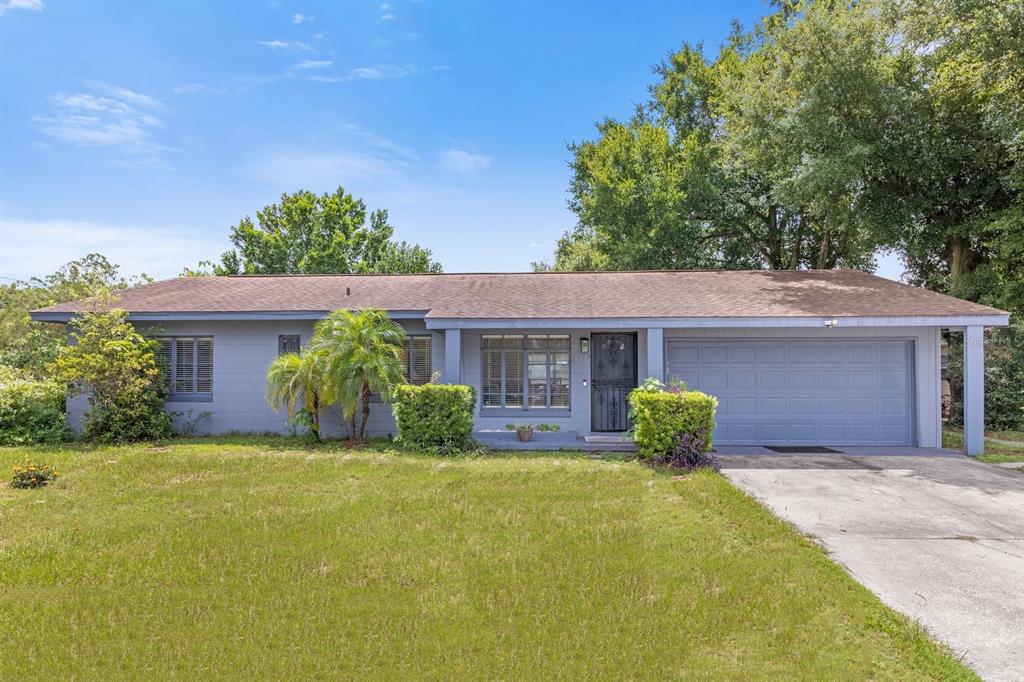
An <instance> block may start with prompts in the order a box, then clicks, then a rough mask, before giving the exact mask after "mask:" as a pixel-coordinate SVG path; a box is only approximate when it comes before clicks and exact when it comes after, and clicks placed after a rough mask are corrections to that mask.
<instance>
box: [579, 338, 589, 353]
mask: <svg viewBox="0 0 1024 682" xmlns="http://www.w3.org/2000/svg"><path fill="white" fill-rule="evenodd" d="M580 352H581V353H589V352H590V339H588V338H587V337H585V336H584V337H581V338H580Z"/></svg>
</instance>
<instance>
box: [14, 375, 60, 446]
mask: <svg viewBox="0 0 1024 682" xmlns="http://www.w3.org/2000/svg"><path fill="white" fill-rule="evenodd" d="M64 398H65V390H64V387H63V386H61V385H60V384H58V383H56V382H50V381H35V380H34V379H32V378H30V377H28V376H27V375H23V374H20V373H18V372H17V371H15V370H11V369H9V368H2V371H0V445H28V444H30V443H59V442H60V441H64V440H68V439H69V438H70V437H71V432H70V430H69V429H68V425H67V417H66V416H65V415H64Z"/></svg>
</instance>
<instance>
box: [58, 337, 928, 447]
mask: <svg viewBox="0 0 1024 682" xmlns="http://www.w3.org/2000/svg"><path fill="white" fill-rule="evenodd" d="M400 322H401V324H402V325H403V326H404V327H405V328H406V330H407V331H408V332H409V333H410V334H430V335H431V336H432V339H433V346H432V364H433V369H434V371H439V372H443V371H444V356H445V353H444V332H443V331H427V329H426V327H425V325H424V323H423V322H422V321H419V320H400ZM138 326H139V328H140V329H142V330H144V331H146V330H149V329H151V328H152V327H150V326H149V325H145V324H142V323H140V324H139V325H138ZM160 329H161V331H160V332H159V333H160V334H165V335H202V336H213V339H214V350H213V354H214V355H213V396H212V398H213V399H212V400H211V401H209V402H173V401H172V402H169V403H168V404H167V409H168V410H170V411H172V412H183V413H187V412H188V411H189V410H192V413H193V415H198V414H199V413H200V412H203V411H209V412H211V413H212V414H211V416H210V418H209V419H206V420H203V421H202V422H201V423H200V424H199V425H198V428H197V432H198V433H207V434H217V433H227V432H244V433H261V432H275V433H290V432H291V426H290V425H289V423H288V417H287V415H286V414H284V413H283V412H274V411H273V410H271V409H270V407H269V406H268V405H267V402H266V400H265V397H264V396H265V392H266V383H265V377H266V370H267V367H268V366H269V364H270V363H271V361H272V360H273V359H274V357H275V356H276V355H277V349H278V345H277V344H278V339H277V337H278V335H280V334H299V335H300V336H301V338H302V343H303V345H305V344H306V343H308V341H309V338H310V336H311V335H312V330H313V324H312V322H310V321H284V320H276V321H274V320H267V321H195V322H165V323H162V324H161V325H160ZM600 331H615V332H622V331H635V332H636V334H637V356H638V357H637V367H638V372H637V377H638V381H643V380H644V378H646V377H647V376H649V375H650V374H652V372H650V371H648V363H647V330H646V329H643V328H636V329H628V328H621V327H620V328H609V329H599V328H595V329H586V330H583V329H538V330H536V331H533V330H530V329H529V328H526V327H525V326H524V327H523V328H516V329H514V330H513V329H494V330H486V331H481V330H470V329H465V330H463V331H462V334H461V345H462V361H461V367H460V371H461V381H462V383H465V384H468V385H470V386H473V387H474V388H475V389H476V391H477V406H478V413H477V414H478V416H477V428H478V429H503V428H504V425H505V424H507V423H509V422H517V423H541V422H547V423H557V424H559V426H560V427H561V430H562V431H576V432H579V433H581V434H582V433H589V432H590V430H591V427H590V384H591V381H590V357H591V356H590V354H585V353H582V352H580V339H581V338H583V337H589V336H590V334H591V333H592V332H600ZM485 333H486V334H491V333H494V334H498V333H516V334H530V333H538V334H558V333H562V334H569V335H570V336H571V342H570V348H571V351H570V353H571V364H570V367H571V370H570V371H571V377H570V382H571V384H570V386H571V388H570V412H569V414H559V415H555V414H547V415H546V414H544V412H543V411H540V410H521V409H510V410H508V411H507V413H502V414H501V415H500V416H486V417H480V416H479V401H480V383H481V367H480V349H481V338H480V337H481V336H482V335H483V334H485ZM678 338H690V339H715V338H721V339H822V340H824V339H844V338H846V339H852V338H903V339H910V340H912V341H913V342H914V354H915V355H914V371H915V377H914V386H915V389H916V395H915V396H914V402H915V405H916V408H915V409H916V430H917V440H918V442H917V445H919V446H922V447H938V446H939V445H940V444H941V426H940V425H941V418H940V393H939V392H940V383H939V376H940V375H939V340H940V335H939V328H938V327H847V328H843V327H837V328H834V329H825V328H812V327H801V328H785V327H772V328H756V329H753V328H751V329H748V328H740V329H719V328H703V329H664V340H663V344H666V343H668V342H669V341H670V340H671V339H678ZM662 357H664V348H662ZM663 371H664V370H663V368H662V372H663ZM584 381H586V383H587V386H586V387H584V385H583V382H584ZM86 409H88V403H87V401H86V400H85V399H84V398H75V399H72V400H70V401H69V402H68V413H69V417H70V419H71V423H72V425H77V424H78V423H79V420H80V418H81V415H82V414H83V413H84V412H85V410H86ZM370 414H371V417H370V425H369V430H370V432H371V433H372V434H374V435H387V434H391V433H394V430H395V427H394V418H393V417H392V415H391V408H390V406H388V405H384V404H380V403H375V404H374V405H373V407H372V408H371V413H370ZM179 420H180V418H179ZM322 423H323V429H324V433H325V435H328V436H339V435H341V434H342V433H343V429H342V426H341V418H340V415H338V413H337V411H336V410H334V409H331V410H326V411H325V412H324V414H323V416H322Z"/></svg>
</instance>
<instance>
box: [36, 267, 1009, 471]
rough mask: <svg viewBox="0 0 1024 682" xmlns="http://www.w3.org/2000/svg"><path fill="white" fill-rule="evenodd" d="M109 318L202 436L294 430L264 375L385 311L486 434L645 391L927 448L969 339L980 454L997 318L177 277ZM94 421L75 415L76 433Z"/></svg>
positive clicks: (644, 278)
mask: <svg viewBox="0 0 1024 682" xmlns="http://www.w3.org/2000/svg"><path fill="white" fill-rule="evenodd" d="M116 305H117V306H118V307H121V308H124V309H125V310H127V311H128V313H129V319H130V320H131V321H132V322H133V323H135V324H136V325H137V326H138V327H139V328H140V329H142V330H144V331H146V332H147V333H150V334H153V335H156V336H158V337H160V338H161V340H162V343H163V349H164V350H163V352H164V354H165V357H166V360H167V361H168V362H169V363H170V366H171V377H170V389H171V395H170V398H169V400H168V403H167V408H168V409H169V410H171V411H175V412H182V413H184V412H187V411H189V410H193V411H195V412H196V413H198V412H200V411H203V412H209V413H210V415H209V418H208V419H205V420H203V421H202V422H201V423H200V424H199V426H198V429H199V430H200V431H202V432H207V433H222V432H228V431H242V432H265V431H280V432H286V431H288V430H289V425H288V420H287V417H286V416H285V415H283V414H281V413H277V412H274V411H272V410H271V409H270V407H269V406H268V405H267V403H266V400H265V398H264V394H265V375H266V370H267V366H268V365H269V364H270V362H271V361H272V360H273V359H274V357H275V356H276V355H277V354H278V353H280V352H283V351H287V350H295V349H298V348H299V347H301V346H303V345H305V344H306V343H307V342H308V341H309V339H310V336H311V334H312V331H313V324H314V322H316V321H317V320H318V319H320V318H321V317H323V316H324V315H325V314H326V313H327V312H329V311H331V310H335V309H351V310H355V309H364V308H378V309H382V310H385V311H387V313H388V314H389V315H390V316H391V317H392V318H393V319H395V320H398V321H399V322H400V323H401V324H402V325H403V326H404V327H405V329H406V331H407V332H408V334H409V341H408V347H407V348H408V352H407V354H406V356H407V362H408V367H407V374H408V378H409V380H410V381H413V382H425V381H429V380H430V376H431V374H432V373H433V372H440V374H441V376H442V380H443V381H444V382H447V383H463V384H469V385H471V386H473V387H474V388H475V389H476V393H477V408H476V410H477V411H476V424H477V427H478V428H479V429H501V428H503V427H504V425H505V424H508V423H510V422H516V423H557V424H559V426H560V427H561V430H562V431H563V432H565V431H575V432H578V433H580V434H584V435H585V434H596V433H606V432H620V431H623V430H625V429H626V428H627V427H628V418H627V406H626V396H627V394H628V393H629V391H630V389H632V388H633V387H635V386H637V385H638V383H639V382H642V381H643V380H644V379H645V378H647V377H657V378H658V379H662V380H670V379H682V380H683V381H685V382H686V383H687V384H688V385H689V386H691V387H692V388H696V389H699V390H702V391H705V392H707V393H710V394H713V395H715V396H717V397H718V400H719V411H718V416H717V422H718V426H717V429H716V430H715V434H714V439H715V443H716V444H720V445H747V444H749V445H765V444H772V445H835V446H844V445H845V446H854V445H856V446H917V447H939V446H941V416H940V409H941V408H940V402H941V395H940V338H941V331H942V330H943V329H955V330H962V331H964V333H965V339H966V342H965V344H964V367H965V374H966V379H965V385H966V389H965V410H966V419H965V421H966V444H967V449H968V451H969V452H971V453H977V452H980V451H981V449H982V437H983V426H982V425H983V423H984V422H983V409H984V401H983V391H984V387H983V374H984V369H983V362H984V352H983V340H984V335H983V331H984V328H985V327H989V326H1001V325H1006V324H1008V321H1009V316H1008V314H1007V313H1006V312H1004V311H1001V310H996V309H994V308H990V307H987V306H983V305H978V304H976V303H971V302H968V301H963V300H960V299H956V298H952V297H950V296H944V295H942V294H939V293H935V292H932V291H927V290H925V289H921V288H917V287H913V286H908V285H905V284H901V283H898V282H894V281H891V280H888V279H883V278H881V277H876V276H874V275H870V274H867V273H864V272H859V271H855V270H825V271H822V270H812V271H679V272H668V271H659V272H601V273H594V272H589V273H514V274H512V273H508V274H503V273H491V274H468V273H466V274H424V275H282V276H278V275H264V276H233V277H186V278H178V279H171V280H166V281H161V282H154V283H152V284H146V285H143V286H139V287H135V288H133V289H128V290H126V291H123V292H121V294H120V299H119V301H118V303H117V304H116ZM83 310H84V307H83V304H82V303H63V304H59V305H55V306H50V307H48V308H43V309H40V310H36V311H33V312H32V318H33V319H34V320H38V321H48V322H67V321H68V320H69V319H71V318H72V317H73V316H74V315H76V314H78V313H80V312H82V311H83ZM86 407H87V404H86V403H85V402H84V401H83V399H81V398H78V399H73V400H72V401H71V402H70V403H69V406H68V410H69V415H70V416H71V420H72V422H73V423H75V422H76V421H77V420H78V419H79V418H80V416H81V414H82V413H83V411H84V409H86ZM371 415H372V417H371V424H370V431H371V432H373V433H376V434H387V433H391V432H393V431H394V421H393V418H392V416H391V410H390V408H389V406H387V405H379V406H377V405H375V406H374V409H373V410H372V412H371ZM324 421H325V429H326V431H327V432H328V433H331V432H332V431H333V432H334V433H340V432H341V429H342V426H341V423H340V419H333V418H331V417H330V416H325V417H324Z"/></svg>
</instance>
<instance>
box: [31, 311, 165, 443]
mask: <svg viewBox="0 0 1024 682" xmlns="http://www.w3.org/2000/svg"><path fill="white" fill-rule="evenodd" d="M69 326H70V328H71V337H72V339H73V343H71V344H68V345H66V346H64V347H63V348H61V349H60V352H59V354H58V356H57V359H56V360H54V361H53V362H52V363H51V364H50V365H49V367H48V371H49V373H50V374H51V375H52V376H53V378H54V380H55V381H59V382H61V383H64V384H67V385H68V386H69V387H70V390H71V393H72V395H77V394H83V395H86V396H87V397H88V399H89V405H90V409H89V412H88V413H87V414H86V415H85V428H84V432H85V436H86V437H87V438H90V439H93V440H98V441H103V442H120V441H134V440H141V439H149V438H162V437H166V436H170V435H172V433H173V427H172V423H171V417H170V415H168V414H167V413H166V412H165V410H164V397H165V396H164V388H163V380H162V375H161V371H160V368H159V367H158V366H157V362H156V352H157V349H158V347H159V346H158V344H157V342H156V341H153V340H151V339H146V338H144V337H143V336H142V335H141V334H139V332H138V331H136V329H135V327H133V326H132V325H131V324H130V323H129V322H128V313H127V312H126V311H124V310H111V311H109V312H89V313H85V314H83V315H82V316H80V317H76V318H74V319H72V320H71V322H70V323H69Z"/></svg>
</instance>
